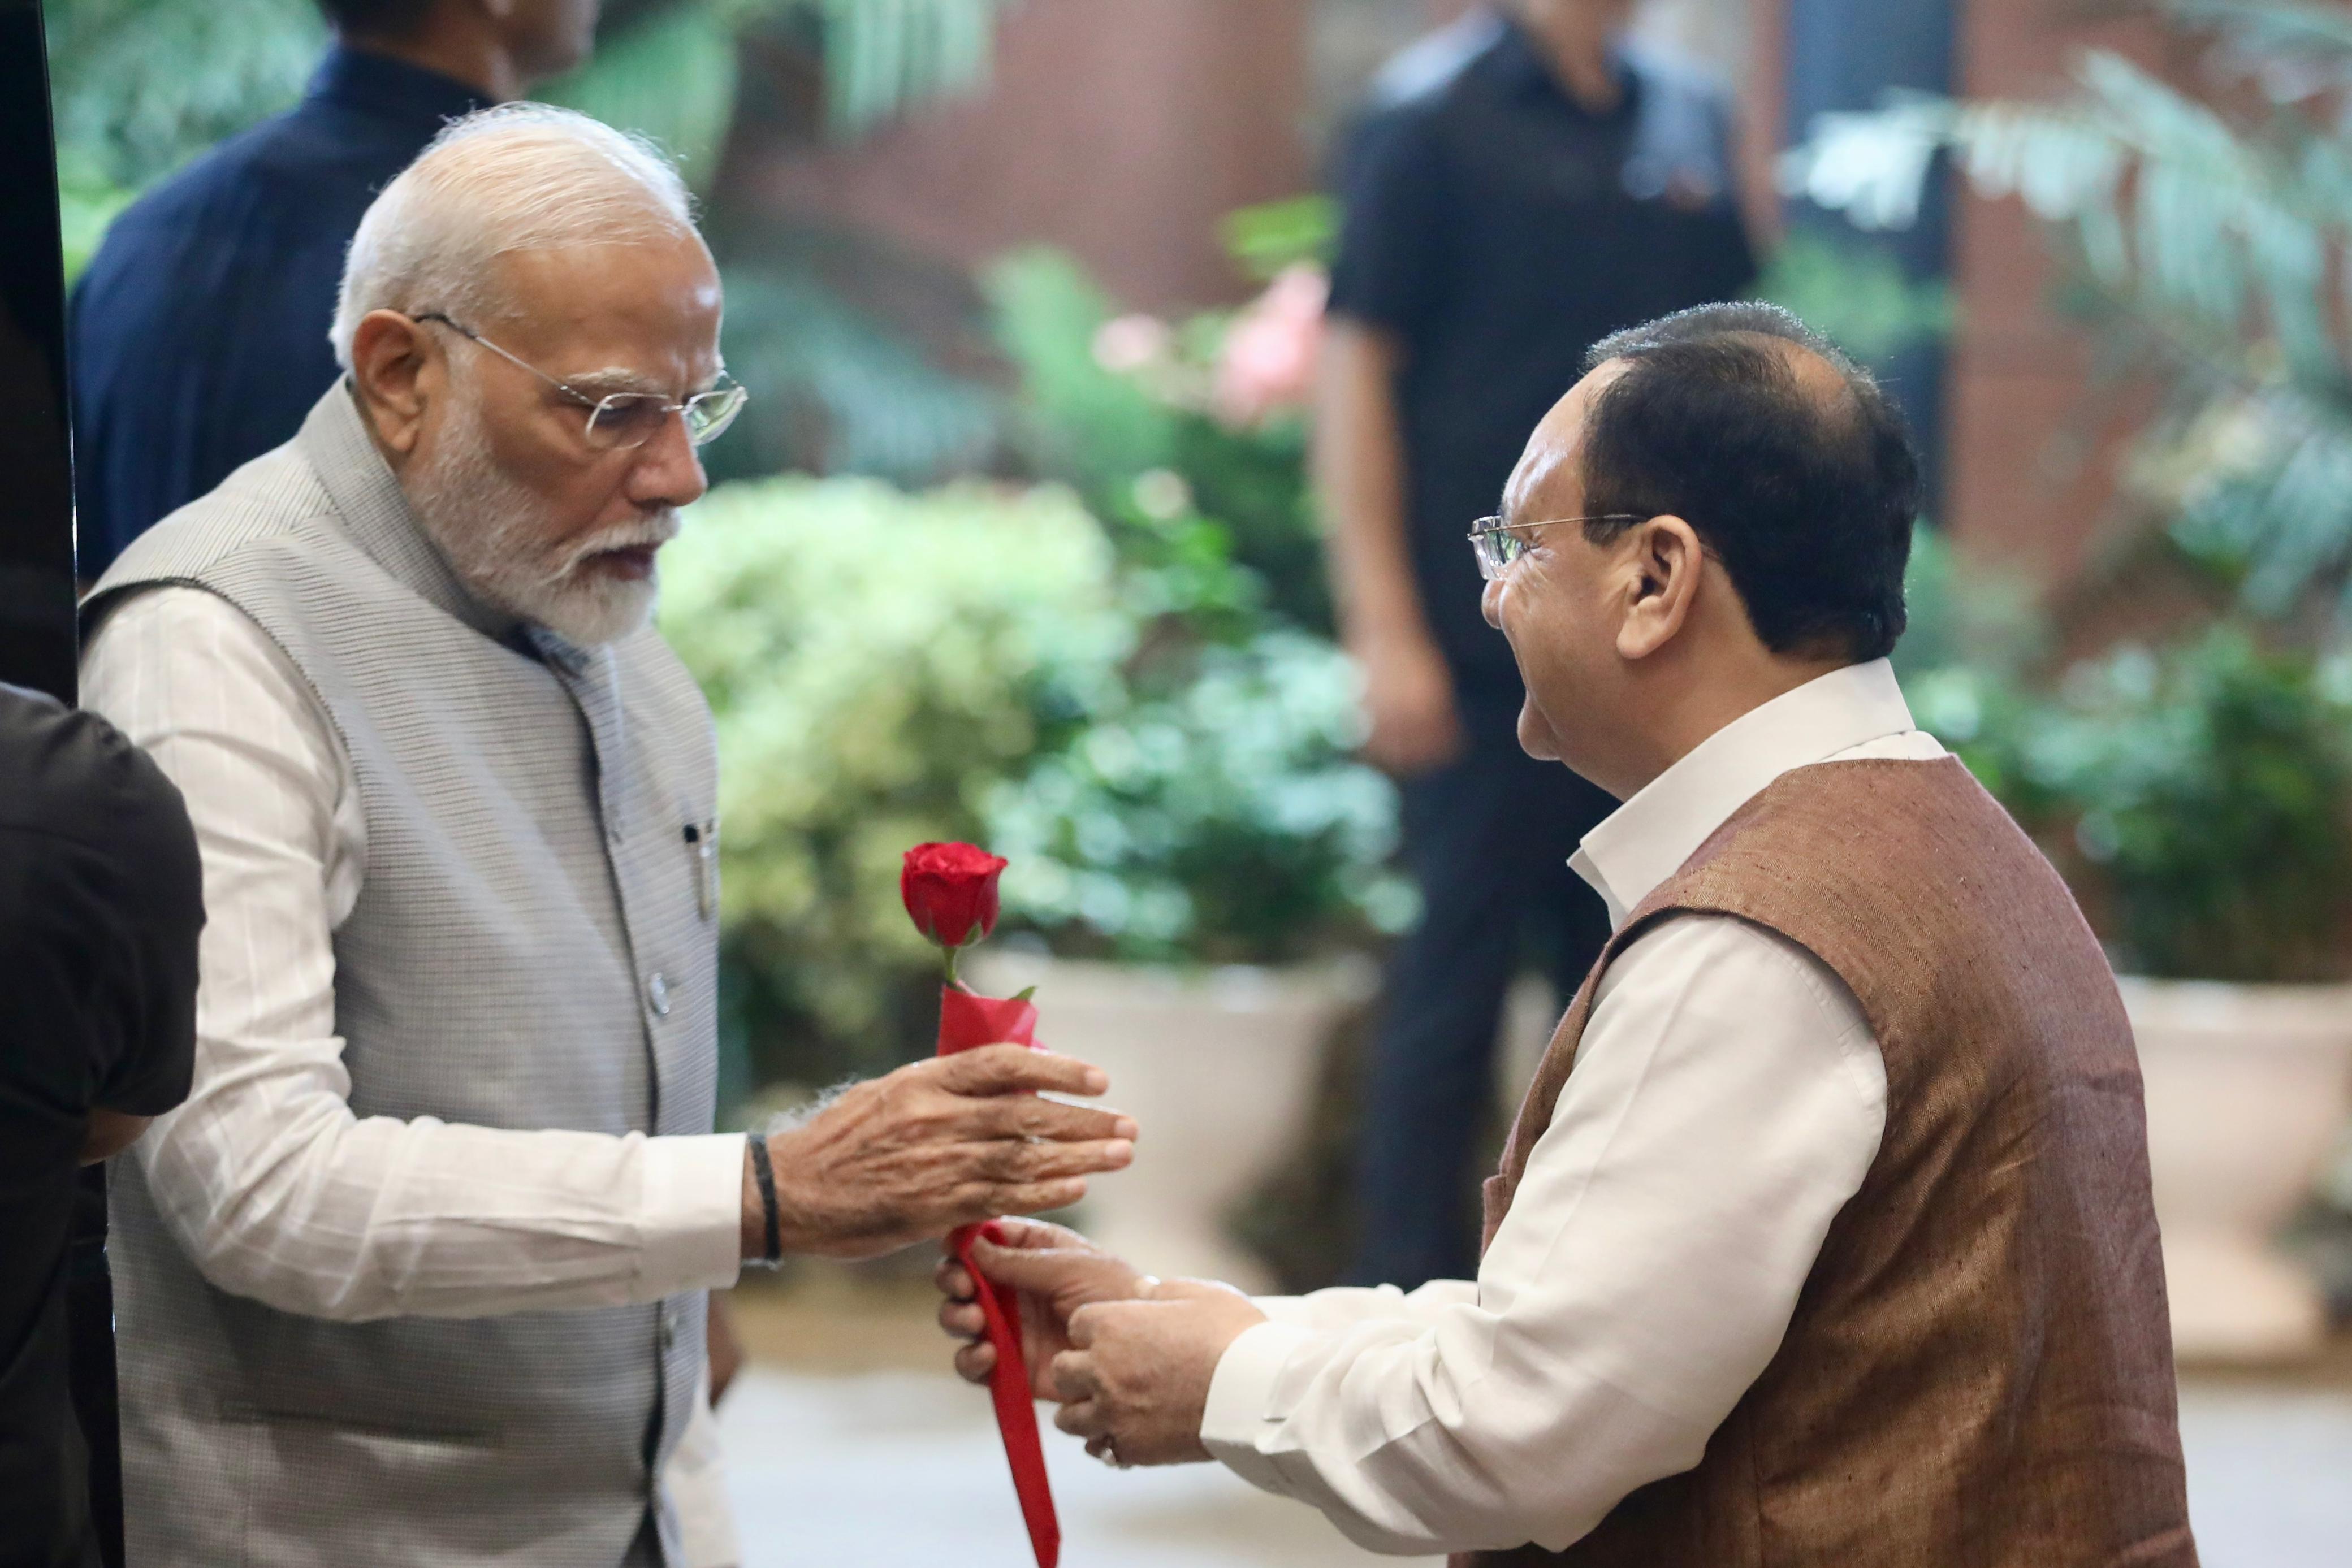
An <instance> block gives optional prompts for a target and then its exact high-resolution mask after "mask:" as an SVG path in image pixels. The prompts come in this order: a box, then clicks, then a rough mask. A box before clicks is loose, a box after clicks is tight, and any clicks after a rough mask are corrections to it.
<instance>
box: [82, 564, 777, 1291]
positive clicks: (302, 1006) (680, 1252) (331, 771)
mask: <svg viewBox="0 0 2352 1568" xmlns="http://www.w3.org/2000/svg"><path fill="white" fill-rule="evenodd" d="M82 695H83V700H84V702H85V704H86V705H87V706H89V707H90V708H93V709H95V710H96V711H98V712H99V713H100V714H103V715H104V716H106V717H107V718H109V719H110V720H111V721H112V722H113V723H114V725H115V727H117V728H119V729H121V731H122V732H123V733H124V734H125V735H127V736H129V737H131V739H132V740H133V741H135V742H137V743H138V744H139V745H141V746H142V747H145V748H146V749H147V751H148V753H149V755H151V756H152V757H153V758H155V761H156V763H157V764H158V765H159V766H160V767H162V768H163V771H164V772H165V773H166V774H167V775H169V776H170V778H171V779H172V781H173V783H174V784H176V785H178V786H179V788H180V792H181V794H182V795H184V797H185V798H186V800H187V805H188V815H189V817H190V818H191V819H192V820H193V821H194V824H195V830H196V843H197V847H198V849H199V850H200V851H201V852H202V854H203V858H204V874H205V911H206V915H207V919H206V922H205V932H204V937H203V941H202V945H201V946H200V947H199V949H198V954H197V989H196V1069H195V1082H194V1088H193V1089H192V1090H191V1091H190V1092H189V1095H188V1099H187V1103H185V1104H184V1105H183V1106H181V1107H180V1108H179V1109H178V1110H176V1111H173V1112H172V1113H169V1114H168V1115H165V1116H162V1117H159V1118H158V1119H157V1120H156V1122H155V1124H154V1125H153V1126H152V1128H151V1129H150V1130H149V1131H148V1134H147V1135H146V1136H145V1137H144V1138H142V1139H141V1140H140V1141H139V1143H138V1144H137V1145H134V1146H135V1147H136V1148H137V1150H138V1157H139V1159H140V1162H141V1163H142V1165H143V1166H145V1168H146V1173H147V1177H148V1183H149V1186H150V1187H151V1188H152V1192H153V1195H154V1198H155V1202H156V1206H157V1207H158V1208H159V1209H160V1210H161V1211H162V1214H163V1219H164V1221H165V1223H166V1224H168V1225H169V1226H170V1227H171V1228H172V1232H173V1236H174V1237H175V1238H177V1239H178V1240H179V1242H180V1244H181V1246H183V1247H184V1248H185V1249H187V1252H188V1255H189V1257H190V1258H191V1259H193V1260H194V1261H195V1264H196V1266H197V1267H198V1268H199V1269H200V1270H203V1272H204V1275H205V1278H206V1279H207V1280H209V1281H212V1282H213V1283H214V1284H215V1285H216V1286H218V1287H220V1288H221V1289H222V1290H225V1291H234V1292H236V1294H238V1295H242V1296H251V1297H254V1298H255V1299H257V1300H259V1301H266V1302H268V1304H269V1305H271V1306H273V1307H277V1308H278V1309H280V1310H281V1311H285V1312H300V1313H302V1314H304V1315H306V1316H309V1317H316V1318H330V1319H334V1320H338V1321H341V1322H365V1321H367V1320H369V1319H373V1318H384V1317H392V1316H412V1315H413V1316H427V1317H486V1316H489V1315H491V1314H494V1313H500V1312H521V1311H525V1310H531V1311H537V1310H543V1309H547V1308H555V1307H584V1306H609V1305H615V1304H624V1303H632V1302H642V1301H656V1300H659V1299H660V1298H661V1297H664V1296H667V1295H673V1294H676V1293H677V1292H678V1291H693V1290H701V1289H706V1288H713V1287H723V1286H726V1285H730V1284H732V1283H734V1281H735V1279H736V1276H737V1273H738V1271H739V1270H740V1268H741V1234H742V1231H741V1226H742V1184H743V1140H742V1138H741V1137H740V1135H724V1134H721V1135H713V1136H706V1137H671V1138H653V1137H646V1136H645V1135H644V1134H629V1135H628V1136H625V1137H612V1136H608V1135H605V1134H596V1133H576V1132H516V1131H510V1130H505V1129H493V1128H487V1127H476V1126H465V1125H454V1124H446V1123H443V1122H440V1121H436V1120H435V1119H434V1118H432V1117H418V1118H416V1119H415V1120H413V1121H400V1120H397V1119H394V1118H393V1117H389V1116H373V1117H369V1118H367V1119H366V1120H364V1121H362V1120H361V1119H359V1118H358V1117H356V1116H354V1115H353V1114H352V1108H351V1105H350V1103H349V1096H350V1093H351V1075H350V1073H349V1071H347V1070H346V1069H345V1067H344V1065H343V1059H342V1051H343V1042H342V1040H341V1038H340V1037H339V1036H337V1035H336V1033H335V1032H334V1029H335V956H334V948H333V933H334V931H335V929H336V928H337V927H338V926H340V925H341V924H342V923H343V922H344V920H346V919H347V918H349V917H350V915H351V913H352V905H353V904H354V903H355V902H356V901H357V899H358V897H359V892H360V883H361V878H362V872H363V868H364V867H365V864H366V861H367V826H366V822H365V821H364V819H363V818H362V814H361V809H360V800H359V789H358V785H357V782H356V780H355V779H354V778H353V775H352V767H351V762H350V759H349V758H348V757H346V756H345V754H344V751H343V747H342V743H341V738H340V737H338V736H337V735H336V733H335V730H334V727H333V726H332V724H331V722H330V720H329V719H328V717H327V716H326V713H325V711H324V710H323V709H322V708H321V707H320V705H319V701H318V698H317V697H316V696H315V695H313V694H312V692H311V690H310V685H309V684H308V683H307V682H306V681H304V680H303V678H302V676H301V674H299V672H298V671H297V670H296V669H295V667H294V665H293V664H292V662H291V661H290V660H289V659H288V658H287V656H286V655H285V653H283V652H282V651H280V650H279V648H278V645H277V644H276V643H273V642H271V641H270V640H269V638H268V635H267V634H266V633H265V632H262V630H261V628H260V627H258V626H257V625H256V624H255V623H254V622H252V621H251V620H249V619H247V616H246V615H245V614H244V612H241V611H239V610H237V609H236V607H234V606H233V605H231V604H229V603H228V602H227V601H226V600H223V599H221V598H219V597H217V596H216V595H214V594H211V593H207V592H205V591H202V590H199V589H192V588H161V589H154V590H151V591H148V592H145V593H142V594H141V595H139V596H137V597H136V598H134V599H132V600H131V601H129V602H128V603H126V604H124V605H122V606H121V608H120V609H118V610H116V611H115V612H113V613H112V614H111V615H110V616H108V617H107V619H106V621H105V622H103V623H102V624H101V625H100V629H99V633H98V636H97V637H96V639H95V640H93V641H92V643H90V646H89V650H88V652H87V653H86V654H85V655H84V658H83V661H82Z"/></svg>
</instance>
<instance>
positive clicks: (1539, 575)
mask: <svg viewBox="0 0 2352 1568" xmlns="http://www.w3.org/2000/svg"><path fill="white" fill-rule="evenodd" d="M1622 369H1623V367H1622V365H1603V366H1601V369H1599V370H1597V371H1593V372H1592V373H1591V375H1589V376H1587V377H1585V378H1584V380H1582V381H1581V382H1578V383H1577V384H1576V385H1575V386H1574V387H1573V388H1571V389H1570V392H1569V394H1568V395H1567V396H1566V397H1564V398H1562V399H1561V400H1560V401H1559V403H1557V404H1556V405H1554V407H1553V409H1552V411H1551V412H1550V413H1549V414H1547V415H1545V417H1544V422H1543V423H1541V424H1539V425H1538V426H1537V427H1536V433H1535V434H1534V435H1533V436H1532V437H1531V438H1529V440H1528V448H1527V452H1526V454H1525V455H1523V456H1522V457H1521V458H1520V459H1519V465H1518V467H1517V470H1515V471H1514V472H1513V473H1512V475H1511V482H1510V485H1509V486H1508V487H1507V489H1506V490H1505V491H1504V496H1503V507H1504V510H1503V516H1504V517H1505V519H1506V520H1507V521H1510V522H1528V523H1545V522H1547V521H1548V519H1551V518H1560V517H1582V516H1584V515H1585V513H1586V511H1587V510H1588V509H1589V508H1588V507H1587V506H1586V503H1585V497H1584V472H1583V469H1584V460H1583V447H1584V426H1585V417H1586V414H1587V413H1588V412H1589V411H1590V410H1591V406H1592V402H1593V400H1594V399H1595V398H1596V397H1597V396H1599V394H1600V392H1601V390H1602V389H1604V388H1605V387H1607V385H1608V384H1609V383H1610V382H1612V381H1613V380H1615V379H1616V377H1617V375H1618V374H1620V373H1622ZM1524 537H1525V538H1526V539H1527V541H1528V549H1527V550H1526V552H1525V553H1524V554H1522V555H1521V556H1520V557H1519V558H1518V559H1517V560H1516V561H1514V562H1513V563H1512V564H1511V565H1510V566H1509V567H1508V568H1507V569H1506V570H1505V571H1504V573H1503V576H1502V577H1501V578H1500V579H1499V580H1496V581H1494V582H1490V583H1488V584H1487V585H1486V598H1485V601H1484V606H1485V610H1486V620H1487V621H1488V622H1489V623H1490V624H1492V625H1494V626H1496V627H1498V628H1500V629H1501V631H1502V633H1503V635H1504V636H1505V637H1506V638H1507V639H1508V640H1509V642H1510V644H1511V653H1512V654H1513V656H1514V657H1516V658H1517V661H1518V665H1519V675H1520V678H1521V680H1523V681H1524V682H1525V683H1526V685H1527V700H1526V702H1525V703H1524V705H1522V706H1521V707H1520V710H1519V745H1520V746H1521V747H1523V748H1524V749H1525V750H1526V751H1527V753H1528V756H1530V757H1535V758H1541V759H1543V760H1545V761H1556V762H1563V763H1566V764H1567V765H1568V766H1569V767H1570V768H1572V769H1574V770H1575V771H1576V772H1578V773H1580V774H1582V775H1583V776H1584V777H1585V778H1588V779H1594V780H1595V781H1596V782H1601V780H1602V779H1603V778H1604V777H1605V776H1606V775H1607V774H1608V773H1609V771H1610V769H1609V768H1608V767H1607V765H1606V762H1605V759H1604V758H1603V757H1602V756H1601V755H1600V753H1601V752H1602V751H1605V744H1602V743H1598V741H1597V737H1598V735H1599V733H1600V732H1601V731H1604V730H1605V729H1606V723H1605V714H1606V712H1607V710H1608V709H1609V708H1610V707H1612V706H1614V703H1615V700H1616V694H1617V691H1618V687H1619V685H1620V681H1621V678H1622V664H1623V661H1622V659H1621V658H1620V656H1619V653H1618V650H1617V639H1618V631H1619V628H1620V625H1621V623H1622V618H1623V617H1622V607H1623V599H1624V593H1623V588H1624V581H1623V580H1624V577H1625V573H1624V570H1623V562H1622V558H1623V557H1624V555H1625V554H1626V549H1625V548H1624V547H1625V541H1624V538H1618V539H1612V540H1611V541H1610V542H1608V543H1605V544H1595V543H1593V542H1592V540H1591V538H1590V537H1589V536H1588V535H1587V534H1586V533H1585V530H1584V528H1583V526H1582V525H1581V524H1578V523H1550V524H1549V526H1546V527H1538V528H1530V529H1528V531H1527V533H1526V534H1525V536H1524ZM1603 787H1604V788H1606V785H1605V784H1604V785H1603Z"/></svg>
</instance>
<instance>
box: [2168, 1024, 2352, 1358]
mask: <svg viewBox="0 0 2352 1568" xmlns="http://www.w3.org/2000/svg"><path fill="white" fill-rule="evenodd" d="M2121 984H2122V987H2123V993H2124V1004H2125V1006H2126V1008H2127V1009H2129V1010H2130V1013H2131V1020H2132V1032H2133V1034H2134V1035H2135V1037H2136V1038H2137V1041H2138V1044H2139V1061H2140V1072H2141V1076H2142V1077H2143V1079H2144V1080H2145V1081H2146V1082H2147V1142H2148V1160H2149V1165H2150V1167H2151V1169H2152V1172H2153V1174H2154V1176H2155V1183H2156V1216H2157V1221H2158V1224H2159V1225H2160V1226H2162V1228H2163V1230H2164V1275H2165V1285H2166V1289H2167V1290H2168V1292H2169V1293H2170V1296H2171V1300H2172V1340H2173V1351H2174V1354H2176V1355H2177V1356H2178V1357H2179V1359H2180V1360H2181V1361H2183V1362H2231V1361H2238V1362H2242V1361H2274V1360H2283V1359H2293V1358H2296V1357H2300V1356H2305V1355H2309V1354H2314V1353H2315V1352H2316V1351H2318V1350H2319V1349H2320V1348H2321V1345H2322V1343H2323V1342H2324V1340H2325V1338H2326V1302H2325V1301H2323V1300H2322V1299H2321V1296H2320V1292H2319V1290H2318V1288H2317V1286H2316V1285H2315V1284H2314V1283H2313V1281H2312V1280H2311V1279H2310V1277H2309V1276H2308V1275H2307V1274H2306V1273H2305V1272H2304V1271H2303V1270H2300V1269H2298V1268H2297V1267H2296V1266H2295V1265H2294V1263H2293V1262H2292V1261H2290V1260H2288V1259H2286V1258H2284V1257H2283V1256H2281V1255H2280V1254H2279V1253H2278V1252H2277V1250H2276V1249H2274V1248H2273V1246H2272V1242H2271V1238H2272V1237H2273V1234H2275V1232H2276V1231H2277V1229H2278V1228H2279V1226H2280V1225H2281V1224H2282V1223H2283V1222H2284V1220H2285V1219H2286V1218H2287V1217H2288V1215H2289V1214H2291V1213H2292V1212H2293V1211H2294V1207H2295V1205H2296V1204H2297V1203H2298V1202H2300V1201H2301V1200H2302V1199H2303V1197H2305V1195H2306V1194H2307V1193H2309V1192H2310V1190H2311V1187H2312V1184H2313V1182H2314V1181H2315V1179H2316V1178H2317V1176H2318V1175H2319V1172H2320V1167H2321V1166H2322V1165H2323V1164H2324V1163H2325V1162H2326V1158H2327V1155H2328V1154H2329V1152H2330V1150H2331V1149H2332V1147H2333V1146H2334V1144H2335V1140H2336V1136H2337V1134H2338V1133H2339V1131H2340V1130H2341V1128H2342V1126H2343V1124H2344V1117H2345V1113H2346V1109H2347V1103H2352V987H2344V986H2235V985H2220V984H2214V983H2211V982H2205V981H2180V980H2138V979H2126V980H2124V981H2122V982H2121Z"/></svg>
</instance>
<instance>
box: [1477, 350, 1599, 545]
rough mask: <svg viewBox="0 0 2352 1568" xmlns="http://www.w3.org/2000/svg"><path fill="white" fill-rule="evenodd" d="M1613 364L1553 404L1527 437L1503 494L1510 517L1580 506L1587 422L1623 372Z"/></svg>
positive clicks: (1579, 384)
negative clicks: (1594, 403)
mask: <svg viewBox="0 0 2352 1568" xmlns="http://www.w3.org/2000/svg"><path fill="white" fill-rule="evenodd" d="M1624 368H1625V367H1624V365H1623V363H1622V361H1612V362H1610V363H1608V364H1605V365H1603V366H1601V368H1600V369H1599V370H1596V371H1592V372H1591V374H1590V375H1587V376H1586V377H1585V378H1584V379H1583V380H1582V381H1580V382H1577V383H1576V385H1574V386H1572V387H1570V389H1569V390H1568V394H1567V395H1566V396H1565V397H1563V398H1561V399H1560V400H1559V402H1556V403H1554V404H1552V406H1551V411H1550V412H1549V413H1546V414H1545V415H1544V417H1543V422H1542V423H1539V424H1538V425H1537V426H1536V429H1535V434H1533V435H1531V436H1529V437H1528V446H1527V451H1526V452H1525V453H1524V454H1523V455H1521V456H1520V458H1519V465H1518V466H1517V468H1516V469H1514V470H1513V471H1512V473H1511V481H1510V484H1509V485H1508V486H1506V487H1505V489H1504V491H1503V513H1504V516H1506V517H1519V516H1521V515H1532V513H1534V512H1536V511H1540V510H1543V509H1545V508H1547V507H1559V506H1562V505H1565V506H1568V507H1571V508H1572V507H1576V506H1579V505H1580V504H1581V497H1582V494H1583V492H1582V488H1581V486H1582V485H1583V478H1584V472H1583V456H1584V422H1585V416H1586V415H1587V414H1588V413H1591V407H1592V400H1593V399H1594V398H1596V397H1598V396H1599V395H1600V394H1601V392H1602V391H1603V390H1604V389H1605V388H1606V387H1607V386H1608V384H1609V383H1610V382H1612V381H1615V380H1616V379H1617V377H1618V376H1620V375H1622V373H1624Z"/></svg>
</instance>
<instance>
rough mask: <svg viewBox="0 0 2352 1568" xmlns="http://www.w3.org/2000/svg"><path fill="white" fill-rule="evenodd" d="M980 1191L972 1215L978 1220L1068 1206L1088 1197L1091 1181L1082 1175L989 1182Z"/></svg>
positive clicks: (1050, 1210)
mask: <svg viewBox="0 0 2352 1568" xmlns="http://www.w3.org/2000/svg"><path fill="white" fill-rule="evenodd" d="M980 1195H981V1196H980V1200H979V1202H978V1203H976V1204H975V1205H974V1207H973V1209H972V1212H971V1219H974V1220H978V1219H989V1218H994V1217H995V1216H997V1215H1000V1214H1049V1213H1051V1212H1052V1211H1054V1210H1055V1209H1057V1208H1067V1207H1070V1205H1072V1204H1074V1203H1076V1202H1077V1201H1078V1199H1080V1198H1082V1197H1086V1196H1087V1184H1086V1180H1085V1178H1084V1177H1082V1176H1064V1177H1061V1178H1060V1179H1058V1180H1055V1181H1032V1182H1016V1183H1013V1184H1012V1185H1010V1186H985V1187H982V1188H981V1189H980ZM961 1223H970V1221H969V1220H967V1221H963V1222H961Z"/></svg>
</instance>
